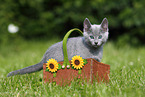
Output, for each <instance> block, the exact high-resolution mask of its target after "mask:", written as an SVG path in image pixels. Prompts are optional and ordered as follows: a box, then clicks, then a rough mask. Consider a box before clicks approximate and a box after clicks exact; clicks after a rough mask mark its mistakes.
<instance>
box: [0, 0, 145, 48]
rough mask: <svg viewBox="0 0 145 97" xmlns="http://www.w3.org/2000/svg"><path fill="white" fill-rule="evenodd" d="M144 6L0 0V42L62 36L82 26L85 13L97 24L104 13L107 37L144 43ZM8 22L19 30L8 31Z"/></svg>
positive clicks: (115, 0) (107, 0)
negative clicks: (107, 26)
mask: <svg viewBox="0 0 145 97" xmlns="http://www.w3.org/2000/svg"><path fill="white" fill-rule="evenodd" d="M144 9H145V0H1V1H0V43H1V44H5V43H7V42H10V41H12V40H19V39H24V40H31V39H44V38H46V39H50V38H51V37H52V36H55V37H56V36H57V37H60V38H63V36H64V35H65V34H66V32H67V31H68V30H70V29H72V28H79V29H81V30H83V21H84V19H85V18H86V17H87V18H89V20H90V22H91V23H92V24H100V23H101V21H102V20H103V18H105V17H106V18H107V19H108V21H109V32H110V35H109V40H112V41H115V42H117V45H118V46H124V45H125V44H130V45H133V46H138V45H142V44H145V37H144V36H145V11H144ZM9 24H14V25H16V26H18V27H19V31H18V32H17V33H14V34H12V33H9V32H8V25H9ZM77 35H78V34H73V35H72V36H77Z"/></svg>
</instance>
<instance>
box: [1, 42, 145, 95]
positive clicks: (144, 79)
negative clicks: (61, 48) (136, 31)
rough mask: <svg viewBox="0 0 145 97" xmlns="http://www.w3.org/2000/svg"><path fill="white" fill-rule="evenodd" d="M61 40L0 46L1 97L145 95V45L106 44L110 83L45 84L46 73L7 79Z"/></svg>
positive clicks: (37, 59)
mask: <svg viewBox="0 0 145 97" xmlns="http://www.w3.org/2000/svg"><path fill="white" fill-rule="evenodd" d="M57 41H59V39H51V40H49V41H17V42H11V43H9V44H7V45H2V46H0V74H1V75H0V84H1V85H0V96H1V97H11V96H14V97H23V96H27V97H33V96H34V97H40V96H43V97H48V96H52V97H53V96H57V97H69V96H75V97H81V96H82V97H84V96H86V97H110V96H111V97H112V96H117V97H143V96H144V95H145V60H144V59H145V56H144V55H145V47H144V46H143V47H138V48H134V47H131V46H125V47H120V48H119V47H116V46H115V44H113V43H112V42H108V43H107V44H105V46H104V55H103V59H102V62H103V63H106V64H109V65H110V66H111V70H110V82H109V83H108V84H105V83H97V82H94V83H93V84H88V83H85V84H83V85H82V84H79V83H77V82H75V81H74V82H72V84H71V85H70V86H65V87H60V86H58V85H53V84H49V83H48V84H44V83H43V72H42V71H40V72H36V73H32V74H26V75H21V76H19V75H18V76H13V77H9V78H7V77H6V76H7V74H8V72H10V71H13V70H17V69H21V68H24V67H26V66H30V65H32V64H35V63H38V62H39V61H40V60H41V58H42V56H43V54H44V53H45V51H46V49H47V48H48V47H49V46H50V45H52V44H54V43H56V42H57Z"/></svg>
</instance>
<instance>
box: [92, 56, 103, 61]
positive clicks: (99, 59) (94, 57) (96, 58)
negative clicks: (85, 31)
mask: <svg viewBox="0 0 145 97" xmlns="http://www.w3.org/2000/svg"><path fill="white" fill-rule="evenodd" d="M92 58H93V59H95V60H96V61H98V62H101V58H99V57H98V56H93V57H92Z"/></svg>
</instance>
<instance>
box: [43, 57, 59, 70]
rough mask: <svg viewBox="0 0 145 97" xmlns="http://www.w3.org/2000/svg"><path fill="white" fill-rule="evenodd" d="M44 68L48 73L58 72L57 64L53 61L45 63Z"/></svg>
mask: <svg viewBox="0 0 145 97" xmlns="http://www.w3.org/2000/svg"><path fill="white" fill-rule="evenodd" d="M46 67H47V68H48V69H49V71H50V72H56V71H57V70H58V62H57V61H56V60H55V59H52V58H51V59H49V61H47V63H46Z"/></svg>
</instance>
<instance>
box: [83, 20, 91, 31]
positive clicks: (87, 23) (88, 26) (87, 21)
mask: <svg viewBox="0 0 145 97" xmlns="http://www.w3.org/2000/svg"><path fill="white" fill-rule="evenodd" d="M90 28H91V23H90V21H89V19H88V18H86V19H85V20H84V30H85V31H86V32H87V31H89V30H90Z"/></svg>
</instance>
